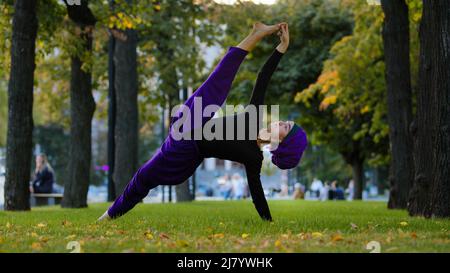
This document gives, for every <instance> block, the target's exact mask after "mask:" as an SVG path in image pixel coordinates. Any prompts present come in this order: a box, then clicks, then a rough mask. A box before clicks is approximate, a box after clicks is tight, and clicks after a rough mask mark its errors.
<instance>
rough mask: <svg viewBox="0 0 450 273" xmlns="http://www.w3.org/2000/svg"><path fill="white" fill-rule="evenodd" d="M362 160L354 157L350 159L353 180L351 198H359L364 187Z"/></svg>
mask: <svg viewBox="0 0 450 273" xmlns="http://www.w3.org/2000/svg"><path fill="white" fill-rule="evenodd" d="M363 164H364V161H363V160H360V159H354V160H353V161H352V174H353V181H354V188H353V191H354V192H353V200H361V199H362V192H363V187H364V167H363Z"/></svg>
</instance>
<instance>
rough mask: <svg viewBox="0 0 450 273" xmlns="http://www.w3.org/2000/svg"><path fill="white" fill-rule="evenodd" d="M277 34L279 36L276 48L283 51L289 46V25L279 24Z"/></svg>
mask: <svg viewBox="0 0 450 273" xmlns="http://www.w3.org/2000/svg"><path fill="white" fill-rule="evenodd" d="M278 35H279V36H280V44H279V45H278V46H277V50H278V51H280V52H281V53H285V52H286V50H287V49H288V47H289V26H288V24H287V23H283V24H281V27H280V32H279V33H278Z"/></svg>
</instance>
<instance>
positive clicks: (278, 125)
mask: <svg viewBox="0 0 450 273" xmlns="http://www.w3.org/2000/svg"><path fill="white" fill-rule="evenodd" d="M293 126H294V122H293V121H275V122H272V123H270V126H269V128H268V130H267V131H268V132H269V133H270V135H271V139H272V140H275V141H277V140H278V141H279V142H281V141H283V139H284V138H285V137H286V136H287V135H288V134H289V132H290V131H291V129H292V127H293Z"/></svg>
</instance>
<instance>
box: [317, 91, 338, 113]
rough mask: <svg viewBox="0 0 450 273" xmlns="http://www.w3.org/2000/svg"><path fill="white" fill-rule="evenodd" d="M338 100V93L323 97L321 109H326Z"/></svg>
mask: <svg viewBox="0 0 450 273" xmlns="http://www.w3.org/2000/svg"><path fill="white" fill-rule="evenodd" d="M336 101H337V96H336V95H331V96H328V97H326V98H324V99H323V101H322V102H321V103H320V106H319V109H320V110H325V109H327V108H328V106H330V105H332V104H335V103H336Z"/></svg>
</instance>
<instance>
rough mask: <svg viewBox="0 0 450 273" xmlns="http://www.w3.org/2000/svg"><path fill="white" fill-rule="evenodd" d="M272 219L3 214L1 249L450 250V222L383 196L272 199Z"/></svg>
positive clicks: (169, 209) (177, 207)
mask: <svg viewBox="0 0 450 273" xmlns="http://www.w3.org/2000/svg"><path fill="white" fill-rule="evenodd" d="M269 205H270V207H271V211H272V216H273V218H274V222H273V223H268V222H263V221H261V220H260V219H259V216H258V215H257V213H256V211H255V209H254V207H253V204H252V203H251V201H248V200H247V201H228V202H215V201H202V202H200V201H196V202H193V203H188V204H139V205H138V206H137V207H136V208H135V209H134V210H132V211H131V212H129V213H128V214H126V215H125V216H123V217H122V218H119V219H117V220H114V221H109V222H105V223H100V224H97V223H95V220H96V219H97V217H99V216H100V215H101V214H102V213H103V212H104V211H105V209H106V208H107V207H108V204H106V203H104V204H93V205H90V207H89V208H87V209H61V208H59V207H42V208H33V210H32V211H31V212H5V211H1V212H0V252H70V250H68V249H67V244H68V243H69V242H70V241H77V242H79V244H80V248H81V251H82V252H369V250H367V249H366V246H367V244H368V243H369V242H370V241H377V242H379V244H380V247H381V249H380V250H381V252H450V220H442V219H436V220H427V219H423V218H412V217H409V216H408V215H407V213H406V212H405V211H399V210H387V209H386V204H385V203H382V202H314V201H269Z"/></svg>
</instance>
